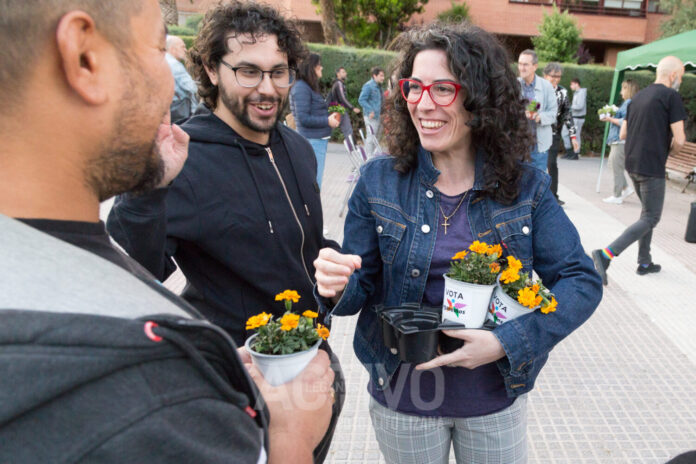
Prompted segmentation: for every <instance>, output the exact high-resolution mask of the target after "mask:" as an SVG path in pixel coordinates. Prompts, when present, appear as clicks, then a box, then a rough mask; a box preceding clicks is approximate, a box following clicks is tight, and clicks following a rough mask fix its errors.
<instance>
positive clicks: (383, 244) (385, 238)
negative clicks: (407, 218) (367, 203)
mask: <svg viewBox="0 0 696 464" xmlns="http://www.w3.org/2000/svg"><path fill="white" fill-rule="evenodd" d="M371 213H372V215H373V216H374V218H375V231H376V232H377V237H378V240H379V252H380V254H381V256H382V261H384V263H385V264H392V263H393V262H394V256H396V250H398V249H399V244H400V243H401V238H402V237H403V235H404V232H405V231H406V226H405V225H404V224H401V223H399V222H396V221H392V220H391V219H387V218H385V217H383V216H380V215H379V214H377V213H375V212H374V211H371Z"/></svg>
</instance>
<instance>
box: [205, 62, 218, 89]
mask: <svg viewBox="0 0 696 464" xmlns="http://www.w3.org/2000/svg"><path fill="white" fill-rule="evenodd" d="M203 67H204V68H205V73H206V74H207V75H208V79H210V82H212V83H213V85H218V74H217V71H215V70H214V69H210V68H209V67H208V65H205V64H204V65H203Z"/></svg>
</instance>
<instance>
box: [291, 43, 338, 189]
mask: <svg viewBox="0 0 696 464" xmlns="http://www.w3.org/2000/svg"><path fill="white" fill-rule="evenodd" d="M323 69H324V68H323V66H322V65H321V57H320V56H319V55H318V54H316V53H310V54H309V56H308V57H307V59H305V60H304V61H302V62H301V63H300V65H299V66H298V68H297V82H295V84H294V85H293V86H292V90H290V108H291V110H292V115H293V116H294V117H295V125H296V128H297V132H299V133H300V135H303V136H304V137H305V138H307V140H309V143H310V145H312V149H313V150H314V156H315V157H316V159H317V185H318V186H319V188H321V179H322V177H323V176H324V164H325V163H326V150H327V148H328V146H329V139H330V138H331V130H332V129H334V128H336V127H338V126H339V124H340V123H341V115H340V114H339V113H332V114H329V106H328V105H327V104H326V100H325V99H324V97H322V96H321V93H319V79H321V76H322V70H323Z"/></svg>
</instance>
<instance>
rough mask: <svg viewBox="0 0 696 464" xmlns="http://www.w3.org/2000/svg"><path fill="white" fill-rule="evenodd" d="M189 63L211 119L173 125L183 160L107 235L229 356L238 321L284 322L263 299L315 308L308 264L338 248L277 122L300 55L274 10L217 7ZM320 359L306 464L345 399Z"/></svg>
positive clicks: (319, 451) (291, 134)
mask: <svg viewBox="0 0 696 464" xmlns="http://www.w3.org/2000/svg"><path fill="white" fill-rule="evenodd" d="M190 55H191V56H190V57H191V62H192V65H193V71H194V74H195V76H194V77H195V79H196V81H197V82H199V88H198V93H199V95H200V97H201V99H202V100H203V102H204V103H205V105H206V106H207V107H208V108H209V109H210V110H211V112H210V113H209V114H201V115H197V116H194V117H192V118H190V119H189V120H188V121H187V122H186V123H184V124H183V125H182V129H183V130H184V131H186V133H187V134H188V135H189V136H190V137H191V141H190V147H189V156H188V160H187V161H186V163H185V164H184V166H183V169H182V170H181V173H180V174H179V175H178V176H177V177H176V178H175V179H174V180H173V181H172V183H171V184H170V185H169V186H167V187H165V188H160V189H157V190H155V191H153V192H150V193H145V194H141V195H137V196H136V195H128V194H126V195H122V196H120V197H118V198H117V200H116V202H115V204H114V207H113V209H112V211H111V214H110V215H109V219H108V222H107V228H108V230H109V232H110V233H111V235H112V236H113V238H114V239H115V240H116V241H117V242H118V243H119V244H121V246H123V248H125V250H126V251H127V252H128V254H129V255H130V256H131V257H133V258H134V259H136V260H137V261H138V262H139V263H140V264H142V265H143V266H144V267H145V268H147V270H149V271H150V272H151V273H152V274H154V275H155V277H157V278H158V279H160V280H161V281H164V279H166V278H167V277H168V276H169V275H170V274H171V273H172V272H173V271H174V270H175V269H176V265H177V264H178V266H179V267H180V268H181V270H182V271H183V273H184V275H185V276H186V278H187V280H188V283H189V285H188V287H187V289H186V290H185V291H184V295H183V296H184V297H185V298H186V299H187V300H188V301H189V302H191V303H192V304H193V305H194V306H196V307H197V308H198V309H199V310H200V312H201V313H202V314H203V315H204V316H206V317H207V318H208V319H209V320H210V321H212V322H214V323H215V324H217V325H218V326H220V327H222V328H224V329H225V330H226V331H227V332H228V333H229V334H230V335H231V336H232V337H233V338H234V341H235V342H236V343H237V344H238V345H240V346H241V345H242V344H243V343H244V341H245V340H246V338H247V337H248V336H250V335H251V333H248V332H247V331H246V324H245V323H246V320H247V319H248V318H249V317H250V316H252V315H254V314H258V313H259V312H261V311H266V312H271V313H273V314H274V315H282V314H283V313H284V312H285V307H284V305H283V302H282V301H275V298H274V297H275V295H276V294H278V293H280V292H282V291H283V290H285V289H293V290H296V291H297V292H298V293H299V294H300V296H301V300H300V302H299V304H296V305H294V307H297V309H298V310H300V312H302V311H304V310H306V309H313V310H314V309H316V306H315V302H314V300H313V298H312V291H313V287H314V265H313V260H314V259H315V258H316V257H317V255H318V253H319V250H320V249H322V248H324V247H330V248H334V249H338V248H339V246H338V244H336V243H335V242H332V241H329V240H326V239H324V237H323V235H322V231H323V219H322V209H321V199H320V197H319V191H318V188H317V187H316V182H315V179H316V172H317V162H316V159H315V157H314V155H313V151H312V147H311V146H310V144H309V142H307V140H306V139H305V138H304V137H302V136H300V135H299V134H297V133H296V132H295V131H293V130H291V129H289V128H287V127H285V126H284V125H283V124H280V123H279V119H280V116H281V115H282V114H283V110H284V109H285V107H286V105H287V99H288V93H289V91H290V87H291V86H292V85H293V83H294V82H295V69H296V67H297V65H298V63H299V62H300V61H301V60H302V59H304V58H305V56H307V51H306V49H305V47H304V45H303V44H302V41H301V38H300V34H299V32H298V30H297V28H296V26H295V25H294V24H293V23H292V22H290V21H288V20H286V19H284V18H283V17H282V16H281V15H280V14H279V13H278V11H276V10H274V9H273V8H271V7H268V6H262V5H258V4H255V3H251V2H249V3H244V2H229V3H225V4H224V5H219V6H217V7H215V8H213V9H211V10H210V11H209V12H208V13H207V14H206V17H205V19H204V20H203V22H202V25H201V31H200V33H199V35H198V37H197V38H196V41H195V43H194V46H193V47H192V49H191V50H190ZM174 260H176V263H175V262H174ZM323 349H325V350H326V351H327V352H328V353H329V355H330V357H331V360H332V369H334V371H335V373H336V376H335V379H336V380H335V382H334V389H335V390H336V393H337V394H336V402H335V404H334V413H333V417H332V421H331V425H330V426H329V431H328V432H327V434H326V436H325V437H324V439H323V440H322V442H321V443H320V444H319V446H318V447H317V448H316V449H315V451H314V459H315V462H322V461H323V460H324V458H325V456H326V453H327V452H328V448H329V444H330V442H331V436H332V435H333V430H334V428H335V425H336V421H337V419H338V414H339V413H340V410H341V407H342V402H343V397H344V391H345V390H344V388H343V376H342V373H341V370H340V365H339V363H338V359H337V358H336V357H335V356H334V355H333V353H332V352H331V350H330V348H329V346H328V344H327V343H324V345H323Z"/></svg>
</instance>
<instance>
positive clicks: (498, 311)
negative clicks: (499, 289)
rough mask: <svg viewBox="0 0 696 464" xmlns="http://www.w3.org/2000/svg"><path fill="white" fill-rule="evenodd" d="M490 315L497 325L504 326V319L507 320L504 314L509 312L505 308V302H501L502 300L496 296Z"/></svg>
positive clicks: (492, 302)
mask: <svg viewBox="0 0 696 464" xmlns="http://www.w3.org/2000/svg"><path fill="white" fill-rule="evenodd" d="M488 312H489V313H491V314H492V315H493V322H495V323H496V324H502V323H503V319H507V316H505V314H503V312H507V308H506V307H505V306H503V302H502V301H500V299H499V298H498V297H497V296H495V297H493V300H492V301H491V307H490V309H489V310H488Z"/></svg>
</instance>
